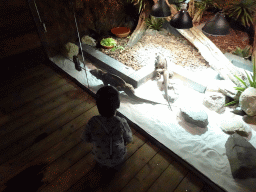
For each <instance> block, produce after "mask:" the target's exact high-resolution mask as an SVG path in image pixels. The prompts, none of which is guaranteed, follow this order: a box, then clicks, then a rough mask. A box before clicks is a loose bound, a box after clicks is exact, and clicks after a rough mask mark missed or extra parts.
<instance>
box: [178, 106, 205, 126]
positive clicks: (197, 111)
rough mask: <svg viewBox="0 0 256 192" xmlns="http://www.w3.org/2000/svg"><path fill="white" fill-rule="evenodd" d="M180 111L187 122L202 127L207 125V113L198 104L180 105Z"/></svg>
mask: <svg viewBox="0 0 256 192" xmlns="http://www.w3.org/2000/svg"><path fill="white" fill-rule="evenodd" d="M180 112H181V116H182V117H183V118H184V120H185V121H187V122H188V123H192V124H194V125H196V126H198V127H202V128H205V127H207V125H208V124H209V122H208V115H207V113H206V112H205V111H204V110H203V109H201V108H200V107H198V106H182V107H181V108H180Z"/></svg>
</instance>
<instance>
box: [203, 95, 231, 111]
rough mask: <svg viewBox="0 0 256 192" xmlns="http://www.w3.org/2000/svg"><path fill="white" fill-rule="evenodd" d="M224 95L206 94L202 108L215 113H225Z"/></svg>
mask: <svg viewBox="0 0 256 192" xmlns="http://www.w3.org/2000/svg"><path fill="white" fill-rule="evenodd" d="M225 101H226V98H225V95H223V94H222V93H218V92H206V93H205V96H204V100H203V104H204V106H206V107H207V108H209V109H210V110H212V111H215V112H217V113H223V112H224V111H225Z"/></svg>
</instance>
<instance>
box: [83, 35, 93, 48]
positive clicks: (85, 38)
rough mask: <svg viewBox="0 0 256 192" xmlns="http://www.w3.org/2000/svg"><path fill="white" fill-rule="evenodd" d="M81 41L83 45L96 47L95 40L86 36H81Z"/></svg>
mask: <svg viewBox="0 0 256 192" xmlns="http://www.w3.org/2000/svg"><path fill="white" fill-rule="evenodd" d="M81 41H82V43H83V44H87V45H91V46H93V47H95V46H96V40H95V39H93V38H92V37H90V36H88V35H85V36H83V37H82V39H81Z"/></svg>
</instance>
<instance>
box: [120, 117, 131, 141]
mask: <svg viewBox="0 0 256 192" xmlns="http://www.w3.org/2000/svg"><path fill="white" fill-rule="evenodd" d="M122 124H123V126H124V134H123V137H124V143H125V145H127V144H128V143H131V142H132V131H131V128H130V126H129V124H128V123H127V121H126V119H124V118H122Z"/></svg>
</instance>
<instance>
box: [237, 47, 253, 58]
mask: <svg viewBox="0 0 256 192" xmlns="http://www.w3.org/2000/svg"><path fill="white" fill-rule="evenodd" d="M251 50H252V47H251V46H249V45H248V46H246V47H245V48H244V49H241V48H240V47H236V50H235V51H234V52H233V54H234V55H238V56H240V57H243V58H245V59H248V58H249V57H250V56H251V55H252V51H251Z"/></svg>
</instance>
